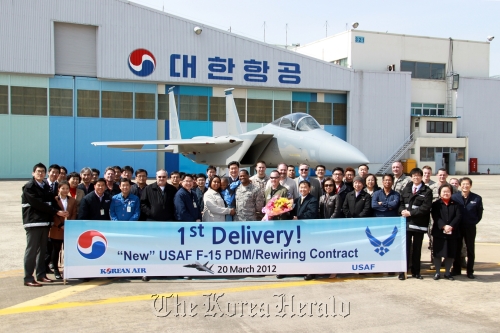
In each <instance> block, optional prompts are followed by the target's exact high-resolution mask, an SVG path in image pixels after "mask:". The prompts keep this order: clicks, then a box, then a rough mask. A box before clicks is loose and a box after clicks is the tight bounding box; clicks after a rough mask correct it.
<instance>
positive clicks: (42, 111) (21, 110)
mask: <svg viewBox="0 0 500 333" xmlns="http://www.w3.org/2000/svg"><path fill="white" fill-rule="evenodd" d="M10 89H11V98H12V102H11V103H12V114H22V115H35V116H46V115H47V89H46V88H30V87H11V88H10Z"/></svg>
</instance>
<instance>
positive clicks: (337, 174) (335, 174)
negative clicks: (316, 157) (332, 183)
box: [333, 173, 343, 176]
mask: <svg viewBox="0 0 500 333" xmlns="http://www.w3.org/2000/svg"><path fill="white" fill-rule="evenodd" d="M333 175H334V176H342V175H343V174H342V173H334V174H333Z"/></svg>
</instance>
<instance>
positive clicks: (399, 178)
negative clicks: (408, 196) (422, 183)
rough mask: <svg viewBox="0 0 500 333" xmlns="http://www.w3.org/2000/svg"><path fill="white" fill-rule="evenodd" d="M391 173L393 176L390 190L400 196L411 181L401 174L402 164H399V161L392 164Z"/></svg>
mask: <svg viewBox="0 0 500 333" xmlns="http://www.w3.org/2000/svg"><path fill="white" fill-rule="evenodd" d="M392 173H393V174H394V184H393V185H392V189H393V190H394V191H396V192H398V193H399V194H401V192H402V191H403V189H404V188H405V187H406V185H407V184H408V183H409V182H410V181H411V179H410V177H407V176H405V175H404V174H403V163H401V161H396V162H394V163H392Z"/></svg>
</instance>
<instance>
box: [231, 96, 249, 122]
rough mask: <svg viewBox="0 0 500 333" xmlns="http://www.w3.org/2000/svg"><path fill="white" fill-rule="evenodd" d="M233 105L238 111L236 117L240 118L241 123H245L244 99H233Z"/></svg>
mask: <svg viewBox="0 0 500 333" xmlns="http://www.w3.org/2000/svg"><path fill="white" fill-rule="evenodd" d="M234 104H235V105H236V109H237V110H238V116H239V117H240V121H241V122H245V121H246V118H245V114H246V112H245V111H246V105H247V104H246V99H245V98H235V99H234Z"/></svg>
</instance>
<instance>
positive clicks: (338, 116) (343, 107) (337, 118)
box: [333, 103, 347, 126]
mask: <svg viewBox="0 0 500 333" xmlns="http://www.w3.org/2000/svg"><path fill="white" fill-rule="evenodd" d="M333 124H334V125H344V126H345V125H347V104H345V103H335V104H333Z"/></svg>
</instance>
